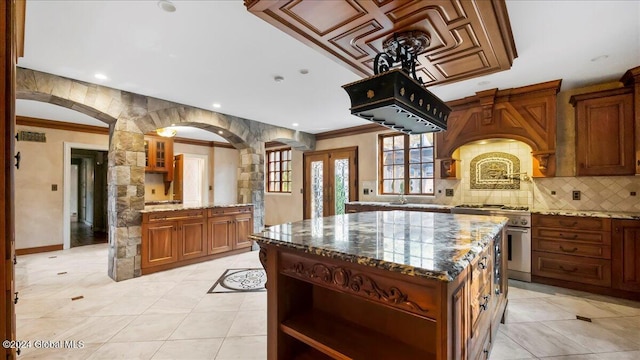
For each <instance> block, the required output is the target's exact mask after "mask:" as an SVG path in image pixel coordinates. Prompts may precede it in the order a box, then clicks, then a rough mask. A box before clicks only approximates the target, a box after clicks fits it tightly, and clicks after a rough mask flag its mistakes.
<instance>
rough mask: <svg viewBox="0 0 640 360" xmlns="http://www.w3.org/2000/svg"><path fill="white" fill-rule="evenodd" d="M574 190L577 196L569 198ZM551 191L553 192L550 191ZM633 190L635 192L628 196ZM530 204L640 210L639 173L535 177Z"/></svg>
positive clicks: (536, 207) (566, 207)
mask: <svg viewBox="0 0 640 360" xmlns="http://www.w3.org/2000/svg"><path fill="white" fill-rule="evenodd" d="M574 190H577V191H580V200H573V199H572V193H573V191H574ZM554 191H555V195H552V192H554ZM632 192H635V193H636V194H637V195H636V196H632V195H631V193H632ZM533 207H534V208H535V209H552V210H556V209H557V210H594V211H624V212H640V176H589V177H555V178H548V179H536V180H534V182H533Z"/></svg>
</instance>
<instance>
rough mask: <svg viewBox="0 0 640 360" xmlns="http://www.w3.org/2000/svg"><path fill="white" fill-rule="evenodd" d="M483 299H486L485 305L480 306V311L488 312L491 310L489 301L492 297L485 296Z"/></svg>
mask: <svg viewBox="0 0 640 360" xmlns="http://www.w3.org/2000/svg"><path fill="white" fill-rule="evenodd" d="M482 298H483V299H484V303H483V304H480V311H486V310H487V308H489V299H490V298H491V295H485V296H483V297H482Z"/></svg>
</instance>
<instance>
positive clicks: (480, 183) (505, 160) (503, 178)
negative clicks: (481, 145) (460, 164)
mask: <svg viewBox="0 0 640 360" xmlns="http://www.w3.org/2000/svg"><path fill="white" fill-rule="evenodd" d="M470 170H471V176H470V178H471V179H470V180H471V181H470V182H471V189H479V190H485V189H489V190H519V189H520V176H518V175H516V176H513V175H510V174H517V173H519V172H520V159H518V157H516V156H514V155H511V154H508V153H504V152H489V153H484V154H481V155H478V156H476V157H474V158H473V159H472V160H471V169H470Z"/></svg>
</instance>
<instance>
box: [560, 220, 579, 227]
mask: <svg viewBox="0 0 640 360" xmlns="http://www.w3.org/2000/svg"><path fill="white" fill-rule="evenodd" d="M559 223H560V225H562V226H576V225H578V222H577V221H574V222H569V221H562V220H560V221H559Z"/></svg>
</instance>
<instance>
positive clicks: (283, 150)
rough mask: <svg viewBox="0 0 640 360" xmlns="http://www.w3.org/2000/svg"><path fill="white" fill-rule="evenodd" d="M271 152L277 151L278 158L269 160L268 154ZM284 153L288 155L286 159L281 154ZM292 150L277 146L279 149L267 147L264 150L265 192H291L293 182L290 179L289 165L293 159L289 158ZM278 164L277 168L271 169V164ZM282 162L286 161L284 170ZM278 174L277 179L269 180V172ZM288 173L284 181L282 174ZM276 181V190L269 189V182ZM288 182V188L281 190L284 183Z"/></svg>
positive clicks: (290, 170)
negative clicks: (286, 164) (286, 165)
mask: <svg viewBox="0 0 640 360" xmlns="http://www.w3.org/2000/svg"><path fill="white" fill-rule="evenodd" d="M272 153H278V160H274V161H271V160H270V158H271V156H270V154H272ZM284 153H288V157H287V159H286V160H284V157H283V154H284ZM292 155H293V154H292V151H291V148H290V147H288V148H279V149H267V150H265V192H267V193H273V194H291V187H292V186H293V182H292V179H291V175H292V169H291V166H292V165H293V161H292V159H291V157H292ZM276 163H277V164H279V166H277V168H278V170H271V166H270V165H271V164H276ZM284 163H288V164H289V166H288V167H287V169H286V170H285V169H284V168H285V166H283V164H284ZM272 173H273V174H279V176H278V179H279V180H277V181H276V180H271V174H272ZM285 173H288V180H287V181H284V180H283V179H284V176H283V175H284V174H285ZM276 182H277V183H278V186H277V187H276V188H277V190H270V189H271V184H272V183H276ZM285 183H288V184H289V190H286V191H283V190H282V189H283V187H284V184H285Z"/></svg>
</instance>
